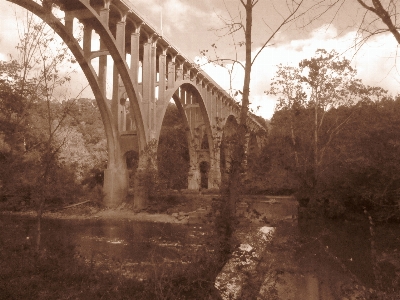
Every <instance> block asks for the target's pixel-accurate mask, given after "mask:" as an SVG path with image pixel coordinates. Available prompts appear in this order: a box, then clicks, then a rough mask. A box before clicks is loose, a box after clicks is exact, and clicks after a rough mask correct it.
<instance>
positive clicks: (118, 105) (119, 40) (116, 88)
mask: <svg viewBox="0 0 400 300" xmlns="http://www.w3.org/2000/svg"><path fill="white" fill-rule="evenodd" d="M115 40H116V45H117V48H118V50H119V52H120V53H121V56H122V57H125V22H118V23H117V24H116V33H115ZM121 85H122V81H121V78H120V75H119V73H118V70H117V67H116V66H115V64H114V70H113V94H112V101H111V112H112V114H113V119H114V122H115V124H116V126H117V128H118V131H119V132H121V131H123V127H124V119H125V101H124V100H122V98H123V95H122V91H123V89H120V86H121Z"/></svg>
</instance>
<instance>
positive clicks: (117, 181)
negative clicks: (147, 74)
mask: <svg viewBox="0 0 400 300" xmlns="http://www.w3.org/2000/svg"><path fill="white" fill-rule="evenodd" d="M115 40H116V45H117V47H118V50H119V51H120V53H121V56H122V57H125V22H124V21H121V22H118V23H117V24H116V32H115ZM105 58H106V57H105ZM101 63H102V64H103V65H101V66H100V68H101V69H100V70H103V71H105V70H106V68H104V67H106V65H107V64H106V60H105V62H104V61H103V62H101ZM103 68H104V69H103ZM102 76H104V79H105V74H102ZM99 77H100V76H99ZM99 79H100V78H99ZM121 86H122V81H121V78H120V75H119V73H118V70H117V68H116V66H115V65H114V69H113V91H112V100H111V113H112V119H113V122H114V128H116V133H115V136H114V139H115V141H114V144H115V149H114V157H109V161H108V165H107V169H106V170H105V171H104V193H105V199H104V202H105V205H106V206H111V207H115V206H118V205H120V204H121V203H122V202H123V201H124V200H125V199H126V196H127V194H128V188H129V173H128V170H127V167H126V161H125V157H124V153H122V151H121V148H120V136H119V135H120V132H121V131H123V129H124V127H125V124H124V120H125V101H124V100H125V99H124V98H123V91H124V88H123V86H122V88H121ZM104 88H105V87H104Z"/></svg>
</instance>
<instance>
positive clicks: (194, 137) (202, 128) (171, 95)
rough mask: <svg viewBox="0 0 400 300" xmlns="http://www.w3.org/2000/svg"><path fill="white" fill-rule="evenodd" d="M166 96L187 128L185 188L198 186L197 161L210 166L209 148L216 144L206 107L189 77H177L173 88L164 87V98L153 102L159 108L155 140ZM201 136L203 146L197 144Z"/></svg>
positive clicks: (159, 128)
mask: <svg viewBox="0 0 400 300" xmlns="http://www.w3.org/2000/svg"><path fill="white" fill-rule="evenodd" d="M170 99H173V100H174V102H175V104H176V106H177V108H178V110H179V112H180V114H181V116H182V117H183V121H184V126H185V128H187V131H186V137H187V144H188V148H189V158H190V162H189V166H190V167H189V174H188V188H189V189H199V188H200V187H201V179H202V177H201V176H202V174H201V165H200V164H201V163H202V162H206V163H207V165H208V166H210V164H211V161H210V158H211V157H213V156H214V154H213V153H212V151H213V149H215V148H216V147H217V146H216V145H215V141H214V140H213V132H212V128H211V122H210V120H209V116H208V113H207V108H206V105H205V103H204V101H203V97H202V95H201V91H200V90H199V88H198V86H197V85H196V84H194V83H193V81H191V80H180V81H177V82H176V83H175V85H174V87H173V88H170V89H168V90H167V91H166V93H165V97H164V99H159V102H157V104H158V106H159V108H160V109H159V110H158V114H157V120H158V124H157V135H156V139H157V140H158V137H159V135H160V132H161V126H162V121H163V120H164V116H165V112H166V109H167V105H168V103H169V101H170ZM203 137H206V138H207V144H208V147H207V148H204V149H203V148H202V147H201V145H202V141H203ZM208 169H209V167H208ZM203 177H204V176H203ZM207 178H208V176H207ZM207 186H208V184H207Z"/></svg>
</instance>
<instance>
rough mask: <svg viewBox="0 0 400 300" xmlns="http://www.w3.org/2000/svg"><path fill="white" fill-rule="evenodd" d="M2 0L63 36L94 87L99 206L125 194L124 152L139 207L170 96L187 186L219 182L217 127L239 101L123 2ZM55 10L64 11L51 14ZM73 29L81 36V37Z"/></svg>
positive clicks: (256, 128)
mask: <svg viewBox="0 0 400 300" xmlns="http://www.w3.org/2000/svg"><path fill="white" fill-rule="evenodd" d="M9 1H10V2H13V3H15V4H17V5H20V6H21V7H24V8H25V9H27V10H29V11H31V12H32V13H34V14H35V15H37V16H38V17H40V18H41V19H42V20H43V21H44V22H46V23H47V24H48V25H49V26H50V27H51V28H52V29H53V30H54V31H55V32H56V33H57V34H58V35H59V36H60V37H61V38H62V39H63V41H64V42H65V43H66V45H67V46H68V47H69V49H70V50H71V52H72V54H73V55H74V56H75V58H76V60H77V61H78V62H79V64H80V66H81V68H82V70H83V72H84V74H85V76H86V78H87V80H88V82H89V84H90V86H91V88H92V90H93V94H94V96H95V98H96V102H97V104H98V107H99V110H100V113H101V116H102V120H103V123H104V127H105V132H106V137H107V145H108V165H107V169H106V170H105V171H104V194H105V198H104V204H105V205H106V206H118V205H119V204H121V203H122V202H123V201H125V200H126V197H127V193H128V188H129V171H128V167H127V157H132V156H136V157H137V168H136V172H135V174H134V175H132V176H133V177H134V204H135V206H136V207H137V208H139V209H140V208H144V207H146V205H147V199H148V195H149V192H150V190H151V189H152V188H153V184H152V182H153V181H154V180H155V177H156V174H157V147H158V141H159V138H160V132H161V126H162V122H163V119H164V115H165V112H166V109H167V106H168V103H169V102H170V101H171V99H173V100H174V101H175V103H176V106H177V108H178V110H179V112H180V114H181V116H182V120H183V124H184V127H185V129H186V140H187V145H188V153H189V168H188V182H187V187H188V188H189V189H192V190H198V189H199V188H201V187H203V188H208V189H210V188H216V189H217V188H219V185H220V183H221V166H222V167H223V168H226V166H227V165H229V159H228V160H226V158H227V157H229V150H227V151H228V152H226V153H224V154H223V155H222V156H223V157H224V160H226V161H224V162H223V163H222V164H221V147H220V146H221V141H222V138H223V136H224V132H223V131H224V128H228V131H229V132H228V133H226V134H225V136H232V130H234V129H232V126H231V125H229V124H231V120H230V118H234V117H237V116H238V115H239V112H240V105H239V104H238V103H237V102H236V101H235V100H234V99H233V98H231V97H230V96H229V95H228V94H227V93H226V92H225V91H224V90H223V89H222V88H221V87H219V86H218V85H217V84H216V83H215V82H214V81H213V80H212V79H211V78H210V77H209V76H208V75H207V74H206V73H204V72H203V71H202V70H201V69H200V68H199V67H198V66H196V65H195V64H194V63H193V62H192V61H190V60H189V59H187V58H186V57H185V56H184V55H183V54H182V53H180V52H179V51H178V49H177V48H175V47H174V46H173V45H172V44H171V43H169V42H168V40H167V39H165V37H163V36H161V35H160V34H158V33H157V32H156V30H155V29H154V28H153V27H152V26H151V25H150V24H149V22H147V21H146V20H145V19H144V18H143V17H141V16H140V15H139V14H138V13H137V12H136V11H134V9H133V8H132V7H130V5H129V4H128V3H127V2H125V1H124V0H43V1H42V0H40V1H39V0H36V1H35V0H9ZM55 11H57V16H59V15H60V13H61V14H63V15H64V16H63V17H62V18H61V19H60V18H59V17H55V14H54V13H55ZM79 24H82V26H78V25H79ZM79 36H83V41H82V43H80V42H79V39H78V37H79ZM97 36H98V37H99V38H100V46H99V47H98V48H96V49H95V47H94V46H93V44H94V43H93V44H92V41H93V38H94V37H97ZM110 61H112V63H110ZM109 74H112V76H110V75H109ZM107 86H110V87H112V88H111V90H107ZM108 97H109V98H111V101H110V100H109V99H108ZM230 116H231V117H230ZM227 120H229V122H228V125H227V126H225V123H227ZM247 123H248V124H247V127H248V129H249V131H253V132H256V133H257V138H256V141H258V143H260V142H261V143H262V141H263V134H264V133H265V130H264V128H263V127H262V126H261V125H260V124H259V123H258V122H257V121H256V120H255V119H254V118H252V117H251V115H249V118H248V122H247ZM228 140H229V139H228ZM228 144H229V142H228ZM224 151H225V150H224Z"/></svg>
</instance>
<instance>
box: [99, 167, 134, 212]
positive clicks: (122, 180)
mask: <svg viewBox="0 0 400 300" xmlns="http://www.w3.org/2000/svg"><path fill="white" fill-rule="evenodd" d="M128 187H129V173H128V170H127V169H126V167H125V168H107V169H105V170H104V186H103V191H104V194H105V195H104V205H105V206H107V207H116V206H119V205H120V204H121V203H122V202H123V201H125V199H126V195H127V194H128Z"/></svg>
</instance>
